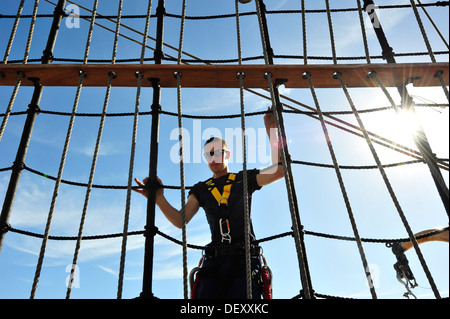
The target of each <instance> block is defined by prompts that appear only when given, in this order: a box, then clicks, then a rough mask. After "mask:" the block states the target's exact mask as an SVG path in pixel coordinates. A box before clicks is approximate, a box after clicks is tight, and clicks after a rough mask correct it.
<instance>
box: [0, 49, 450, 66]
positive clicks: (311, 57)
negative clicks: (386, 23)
mask: <svg viewBox="0 0 450 319" xmlns="http://www.w3.org/2000/svg"><path fill="white" fill-rule="evenodd" d="M429 54H430V53H429V52H404V53H393V55H394V57H414V56H428V55H429ZM433 54H434V55H448V54H450V51H448V50H447V51H434V52H433ZM273 57H274V59H290V60H303V59H304V56H303V55H283V54H281V55H280V54H275V55H274V56H273ZM370 58H371V59H372V60H384V57H383V56H382V55H373V56H370ZM263 59H264V56H262V55H261V56H251V57H246V58H242V61H243V62H248V61H255V60H263ZM308 59H309V60H318V61H333V60H334V57H332V56H314V55H308ZM336 59H337V60H338V61H358V60H364V61H365V60H367V57H366V56H337V57H336ZM163 60H165V61H173V62H175V61H177V59H176V58H173V57H163ZM52 61H54V62H70V63H83V62H84V60H83V59H75V58H53V59H52ZM140 61H141V59H140V58H132V59H116V61H115V62H116V63H118V64H119V63H133V62H140ZM144 61H145V62H150V61H154V58H145V59H144ZM23 62H24V60H23V59H22V60H8V64H22V63H23ZM27 62H28V64H30V63H41V62H42V59H28V60H27ZM110 62H111V59H91V60H89V63H91V64H97V63H98V64H104V63H110ZM181 62H182V63H189V64H193V63H202V64H203V63H207V64H208V63H209V64H227V63H237V62H239V59H238V58H233V59H182V60H181ZM2 63H3V61H1V62H0V64H2Z"/></svg>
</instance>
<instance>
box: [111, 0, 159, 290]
mask: <svg viewBox="0 0 450 319" xmlns="http://www.w3.org/2000/svg"><path fill="white" fill-rule="evenodd" d="M151 10H152V0H149V2H148V7H147V19H146V22H145V31H144V33H145V34H144V38H143V40H142V49H141V62H140V63H141V64H143V63H144V58H145V48H146V45H147V35H148V29H149V26H150V17H151ZM136 75H137V78H138V82H137V90H136V103H135V107H134V120H133V135H132V138H131V152H130V165H129V169H128V185H127V199H126V206H125V216H124V223H123V237H122V249H121V255H120V267H119V279H118V287H117V299H122V291H123V279H124V273H125V260H126V252H127V241H128V225H129V219H130V206H131V193H132V184H133V171H134V158H135V153H136V142H137V128H138V121H139V106H140V99H141V89H142V80H143V78H144V74H143V73H142V72H137V73H136Z"/></svg>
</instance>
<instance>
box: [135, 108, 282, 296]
mask: <svg viewBox="0 0 450 319" xmlns="http://www.w3.org/2000/svg"><path fill="white" fill-rule="evenodd" d="M264 124H265V127H266V131H267V134H268V136H269V140H270V145H271V154H272V163H273V165H272V166H270V167H268V168H267V169H264V170H256V169H254V170H248V171H247V181H248V197H249V198H248V203H249V204H248V205H249V211H251V198H252V194H253V192H255V191H257V190H260V189H261V188H262V187H263V186H266V185H269V184H271V183H273V182H275V181H277V180H279V179H281V178H283V177H284V171H283V168H282V166H279V165H278V163H279V162H280V161H281V160H280V157H281V152H280V150H279V143H278V137H277V134H276V131H277V130H276V123H275V119H274V115H273V113H272V109H271V108H269V109H268V112H267V114H266V115H265V116H264ZM280 147H281V146H280ZM230 155H231V152H230V150H229V149H228V146H227V144H226V142H225V141H224V140H223V139H221V138H218V137H212V138H210V139H209V140H208V141H206V143H205V145H204V156H205V159H206V161H207V163H208V166H209V169H210V170H211V171H212V173H213V177H212V178H210V179H209V180H207V181H205V182H199V183H197V184H196V185H194V187H193V188H192V189H191V191H190V192H189V196H188V200H187V202H186V206H185V213H186V223H189V221H190V220H191V219H192V218H193V217H194V215H195V214H196V213H197V212H198V210H199V209H200V207H202V208H203V209H204V211H205V213H206V217H207V220H208V223H209V226H210V230H211V239H212V242H211V243H210V244H209V245H208V246H207V248H206V250H205V252H204V257H205V259H204V261H203V265H202V267H201V269H200V271H199V273H198V278H199V281H198V285H197V286H196V287H195V295H194V296H193V298H197V299H246V296H247V289H246V270H245V266H246V261H245V249H244V240H245V227H244V224H245V222H244V215H245V213H244V212H245V211H244V189H243V172H242V171H241V172H239V173H236V174H233V173H230V171H229V167H228V160H229V159H230ZM135 181H136V183H137V184H138V185H139V186H140V187H142V188H139V189H135V191H136V192H138V193H140V194H142V195H144V196H145V197H147V196H148V189H147V188H146V184H147V182H148V178H146V179H144V180H143V181H142V182H141V181H140V180H139V179H137V178H135ZM158 182H159V183H160V184H161V185H162V182H161V180H160V179H159V178H158ZM156 205H158V207H159V208H160V209H161V211H162V212H163V214H164V215H165V217H166V218H167V219H168V220H169V221H170V222H171V223H172V224H173V225H174V226H176V227H178V228H181V227H182V212H181V211H180V210H178V209H176V208H174V207H173V206H172V205H171V204H170V203H169V202H168V201H167V200H166V198H165V197H164V190H163V188H159V189H158V190H157V193H156ZM255 240H256V237H255V234H254V231H253V226H252V224H251V220H250V241H251V242H254V241H255ZM259 249H260V248H259V247H258V246H257V245H254V244H252V245H251V249H250V253H251V268H252V296H253V298H255V299H260V298H261V294H262V292H263V291H262V287H261V284H260V283H261V267H262V265H261V263H260V259H259V258H260V250H259ZM263 270H264V269H263Z"/></svg>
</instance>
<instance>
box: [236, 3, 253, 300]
mask: <svg viewBox="0 0 450 319" xmlns="http://www.w3.org/2000/svg"><path fill="white" fill-rule="evenodd" d="M235 8H236V32H237V45H238V56H239V65H241V64H242V43H241V26H240V19H239V2H238V0H236V1H235ZM244 77H245V74H244V73H242V72H241V73H238V74H237V78H238V79H239V97H240V106H241V133H242V137H241V139H242V140H241V142H242V173H243V184H244V185H243V188H244V248H245V249H244V251H245V277H246V288H247V299H249V300H250V299H253V289H252V261H251V252H250V206H249V200H248V176H247V141H246V139H245V131H246V128H245V99H244Z"/></svg>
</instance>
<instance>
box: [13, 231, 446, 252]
mask: <svg viewBox="0 0 450 319" xmlns="http://www.w3.org/2000/svg"><path fill="white" fill-rule="evenodd" d="M448 230H449V227H446V228H443V229H440V230H436V231H433V232H430V233H427V234H423V235H420V236H417V237H416V239H417V240H419V239H423V238H427V237H431V236H434V235H437V234H440V233H443V232H445V231H448ZM4 231H5V232H7V231H10V232H13V233H17V234H21V235H25V236H30V237H35V238H43V235H42V234H38V233H35V232H30V231H25V230H21V229H16V228H13V227H11V226H10V225H8V226H7V227H6V228H5V229H4ZM145 233H146V231H145V230H140V231H132V232H128V233H127V236H137V235H144V234H145ZM155 233H156V234H158V235H160V236H161V237H163V238H165V239H167V240H169V241H171V242H173V243H175V244H178V245H182V244H183V243H182V242H181V241H180V240H178V239H176V238H174V237H171V236H169V235H167V234H165V233H163V232H161V231H160V230H158V229H157V228H156V229H155ZM304 234H305V235H309V236H315V237H321V238H327V239H335V240H343V241H356V238H353V237H348V236H338V235H331V234H324V233H318V232H313V231H304ZM292 235H293V232H285V233H281V234H278V235H274V236H270V237H266V238H263V239H260V240H256V241H255V244H261V243H264V242H269V241H272V240H276V239H280V238H283V237H288V236H292ZM123 236H124V234H123V233H115V234H107V235H93V236H83V240H100V239H111V238H119V237H123ZM77 238H78V237H77V236H49V238H48V239H49V240H55V241H72V240H77ZM361 241H363V242H366V243H372V244H392V243H402V242H409V241H410V239H409V238H394V239H375V238H361ZM188 247H189V248H192V249H197V250H204V249H205V248H206V246H200V245H192V244H188ZM208 247H209V246H208Z"/></svg>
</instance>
